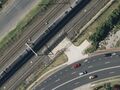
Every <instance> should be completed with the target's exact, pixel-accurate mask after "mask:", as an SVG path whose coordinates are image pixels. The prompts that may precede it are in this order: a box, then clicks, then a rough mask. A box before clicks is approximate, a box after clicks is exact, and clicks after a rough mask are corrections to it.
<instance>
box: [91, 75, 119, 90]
mask: <svg viewBox="0 0 120 90" xmlns="http://www.w3.org/2000/svg"><path fill="white" fill-rule="evenodd" d="M94 84H95V86H93V87H92V89H93V90H113V87H114V86H115V85H120V76H118V77H113V78H107V79H104V80H100V81H98V82H97V81H96V82H95V83H94ZM119 89H120V88H119Z"/></svg>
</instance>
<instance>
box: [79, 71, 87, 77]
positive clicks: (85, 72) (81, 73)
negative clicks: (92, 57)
mask: <svg viewBox="0 0 120 90" xmlns="http://www.w3.org/2000/svg"><path fill="white" fill-rule="evenodd" d="M84 74H87V71H84V72H80V73H79V75H80V76H81V75H84Z"/></svg>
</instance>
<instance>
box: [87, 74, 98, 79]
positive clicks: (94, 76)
mask: <svg viewBox="0 0 120 90" xmlns="http://www.w3.org/2000/svg"><path fill="white" fill-rule="evenodd" d="M97 77H98V76H97V75H92V76H89V79H94V78H97Z"/></svg>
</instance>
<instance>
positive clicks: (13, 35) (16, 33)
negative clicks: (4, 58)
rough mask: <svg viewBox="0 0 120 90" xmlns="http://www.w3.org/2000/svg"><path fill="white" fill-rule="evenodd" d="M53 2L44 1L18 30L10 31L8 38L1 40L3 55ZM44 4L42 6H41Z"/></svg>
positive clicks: (24, 20)
mask: <svg viewBox="0 0 120 90" xmlns="http://www.w3.org/2000/svg"><path fill="white" fill-rule="evenodd" d="M51 1H53V0H42V1H41V2H40V3H39V4H38V5H37V6H36V7H34V8H33V9H32V10H31V11H30V12H29V13H28V14H27V15H26V16H25V17H24V18H23V19H22V21H20V22H19V23H18V24H17V26H16V28H15V29H14V30H12V31H10V32H9V33H8V34H7V35H6V36H4V37H3V38H0V54H2V53H3V52H4V51H5V50H6V48H7V47H9V46H10V45H12V44H13V43H14V42H16V41H18V40H19V39H20V37H21V36H22V34H23V33H24V32H25V30H24V28H25V27H26V26H27V25H28V24H29V22H30V21H31V20H32V19H33V17H34V16H35V15H36V14H37V13H38V12H39V11H41V10H46V9H47V7H48V4H49V3H50V2H51ZM41 4H42V5H41Z"/></svg>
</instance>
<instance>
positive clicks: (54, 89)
mask: <svg viewBox="0 0 120 90" xmlns="http://www.w3.org/2000/svg"><path fill="white" fill-rule="evenodd" d="M114 68H120V66H114V67H108V68H103V69H99V70H96V71H93V72H90V73H88V74H86V75H84V76H87V75H90V74H93V73H97V72H100V71H105V70H109V69H114ZM84 76H78V77H76V78H73V79H71V80H69V81H67V82H64V83H62V84H60V85H58V86H57V87H55V88H53V89H52V90H56V89H57V88H59V87H61V86H63V85H65V84H68V83H70V82H72V81H74V80H77V79H79V78H81V77H84Z"/></svg>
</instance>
